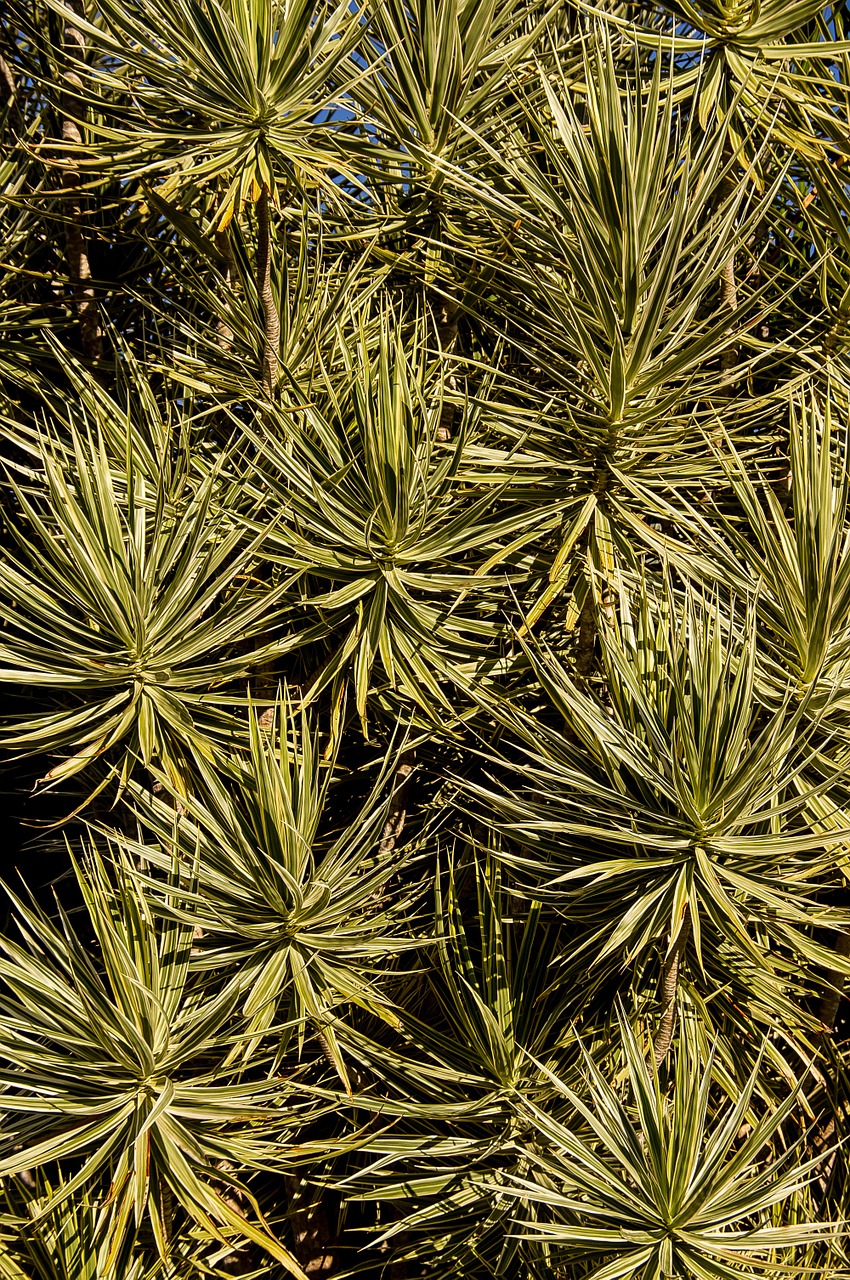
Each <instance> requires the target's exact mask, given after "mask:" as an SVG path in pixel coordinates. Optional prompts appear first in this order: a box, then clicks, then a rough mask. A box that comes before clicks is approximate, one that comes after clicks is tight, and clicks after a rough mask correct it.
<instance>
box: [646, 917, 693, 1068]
mask: <svg viewBox="0 0 850 1280" xmlns="http://www.w3.org/2000/svg"><path fill="white" fill-rule="evenodd" d="M690 932H691V917H690V912H689V910H688V907H687V904H686V905H685V910H684V913H683V915H682V923H681V924H680V925H679V932H678V933H677V934H676V940H675V942H674V943H673V946H672V947H671V948H670V951H669V952H668V955H667V959H666V961H665V962H664V972H663V974H662V977H661V1021H660V1022H659V1024H658V1033H657V1035H656V1037H655V1044H654V1046H653V1054H654V1057H655V1065H656V1067H660V1066H661V1064H662V1062H663V1061H664V1059H665V1058H666V1057H667V1054H668V1053H669V1052H670V1045H671V1044H672V1041H673V1025H674V1023H675V1020H676V992H677V990H678V987H679V965H680V962H681V959H682V955H683V953H684V950H685V946H686V944H687V941H688V937H689V936H690Z"/></svg>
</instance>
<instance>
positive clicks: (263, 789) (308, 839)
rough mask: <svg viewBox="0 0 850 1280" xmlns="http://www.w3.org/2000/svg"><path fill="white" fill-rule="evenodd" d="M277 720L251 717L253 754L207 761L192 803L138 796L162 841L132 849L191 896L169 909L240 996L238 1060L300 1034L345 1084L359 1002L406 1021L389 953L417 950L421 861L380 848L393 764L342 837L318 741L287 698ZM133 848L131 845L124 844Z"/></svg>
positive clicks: (206, 965) (169, 901)
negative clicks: (242, 1030) (408, 921)
mask: <svg viewBox="0 0 850 1280" xmlns="http://www.w3.org/2000/svg"><path fill="white" fill-rule="evenodd" d="M277 716H279V719H278V718H277V717H276V718H275V721H274V723H273V725H272V726H271V727H270V728H269V729H268V730H264V729H261V728H260V724H259V720H258V718H257V716H256V715H255V714H254V713H253V712H252V713H251V714H250V717H249V744H250V752H249V754H247V755H246V756H245V757H244V758H242V757H235V758H234V759H232V760H230V761H222V760H220V761H219V770H218V771H217V770H215V769H213V768H212V767H210V766H209V765H208V764H207V763H206V762H205V761H203V760H201V761H199V762H198V770H199V785H198V786H197V787H196V788H195V789H194V790H193V792H192V794H190V795H188V796H185V797H184V798H183V799H182V801H181V803H180V813H179V815H176V814H175V809H174V808H173V807H172V806H170V805H169V804H167V803H166V802H165V801H164V800H163V799H160V798H157V797H155V796H153V795H151V794H149V793H146V792H144V791H143V790H142V789H141V788H140V787H138V786H133V788H132V803H133V805H134V808H135V811H136V813H137V815H138V817H139V818H140V820H141V822H142V824H143V827H144V828H145V830H146V831H147V832H148V833H149V835H151V836H154V837H156V839H157V842H158V843H157V844H151V843H150V842H148V843H146V844H144V845H139V846H133V850H134V856H136V857H137V858H142V859H146V860H147V861H148V862H149V863H151V864H152V865H153V866H154V867H159V868H162V869H163V870H166V871H167V870H168V869H169V868H170V867H172V866H173V865H177V866H178V867H179V868H180V876H181V891H180V895H179V897H178V896H175V895H174V894H172V893H171V892H170V890H167V891H165V892H164V893H159V892H158V890H157V884H158V882H157V881H156V880H150V882H149V892H150V893H151V894H152V895H153V896H154V897H155V898H156V901H157V903H158V907H157V909H158V910H160V911H162V912H164V913H165V914H166V915H167V917H168V918H169V919H174V920H176V921H178V922H179V923H180V925H181V927H187V928H188V927H192V928H194V929H195V931H196V933H197V938H196V942H195V949H194V953H193V957H192V969H193V971H195V972H198V973H200V974H211V975H215V979H214V980H215V981H216V982H218V981H219V980H223V981H224V982H225V983H226V986H227V989H228V990H230V991H231V992H236V993H238V1000H239V1007H240V1009H241V1011H242V1014H243V1016H244V1018H245V1020H246V1027H247V1032H246V1035H247V1039H246V1040H244V1041H242V1042H240V1044H239V1045H238V1046H237V1048H236V1050H235V1051H234V1053H235V1056H240V1055H241V1056H245V1055H249V1054H250V1053H253V1052H254V1051H255V1050H256V1047H257V1045H258V1044H259V1043H260V1042H261V1041H262V1040H263V1039H264V1038H265V1039H266V1040H268V1039H269V1038H270V1037H271V1036H272V1035H274V1037H275V1039H276V1042H277V1044H278V1053H279V1054H282V1053H283V1052H284V1051H285V1049H286V1047H287V1045H288V1044H289V1043H290V1041H291V1039H292V1037H293V1036H296V1037H297V1040H298V1043H299V1044H302V1043H303V1041H304V1038H305V1035H306V1034H307V1032H308V1031H312V1032H313V1033H315V1032H316V1031H318V1033H319V1034H320V1036H321V1039H322V1043H323V1045H324V1048H325V1051H326V1052H327V1054H328V1055H329V1056H330V1058H331V1060H332V1061H333V1064H334V1066H335V1067H336V1070H337V1072H338V1073H339V1076H340V1078H341V1079H342V1081H343V1083H344V1084H345V1085H346V1087H347V1088H350V1080H349V1075H348V1071H347V1068H346V1065H345V1059H344V1055H343V1051H342V1047H341V1044H340V1040H341V1039H342V1038H343V1035H344V1010H345V1009H346V1007H348V1008H350V1007H351V1006H352V1005H354V1006H358V1007H360V1008H362V1009H365V1010H367V1011H368V1012H370V1013H372V1014H374V1015H376V1016H377V1017H378V1018H379V1019H383V1020H384V1021H386V1022H388V1023H389V1024H390V1025H391V1026H397V1025H398V1017H397V1014H396V1012H395V1010H394V1008H393V1005H392V1001H391V1000H390V999H389V998H388V996H387V994H386V992H385V991H384V990H383V989H382V984H381V981H380V977H381V967H382V965H383V964H385V962H386V960H387V958H388V957H391V956H393V955H395V954H398V953H399V952H401V951H404V950H405V949H407V948H409V947H411V946H414V945H416V942H415V939H414V938H413V936H412V935H411V933H410V932H409V930H408V928H407V927H406V925H405V914H406V909H407V907H408V906H409V904H410V901H411V898H412V896H413V894H414V892H415V889H414V887H413V881H412V880H411V879H408V880H407V881H406V883H405V884H404V887H403V888H401V889H399V887H398V886H399V885H401V884H402V883H403V882H402V881H401V880H397V881H396V886H395V887H394V886H393V885H392V884H391V883H390V882H391V881H393V880H395V878H396V877H399V876H401V875H402V874H403V873H404V872H405V869H407V871H408V874H409V869H410V853H409V851H407V852H405V851H404V850H402V849H401V848H396V847H388V846H385V845H383V844H382V833H383V831H384V827H385V825H386V819H387V814H388V806H389V804H390V803H391V796H390V795H389V794H385V795H384V796H383V797H382V796H381V790H382V789H383V788H384V786H385V783H386V780H387V775H388V773H389V771H390V770H391V768H392V760H393V757H392V755H390V757H389V758H388V759H387V760H386V761H385V763H384V767H383V768H382V770H381V772H380V775H379V778H378V780H377V782H376V784H375V786H374V788H373V790H372V792H371V794H370V795H369V796H368V798H367V800H366V801H365V803H364V804H363V805H362V807H361V808H360V809H359V811H357V812H355V813H354V815H353V816H352V817H351V818H350V820H348V821H347V822H346V823H344V824H343V825H341V826H339V827H338V828H336V829H334V827H333V826H332V825H331V823H332V815H333V813H334V811H335V808H336V805H337V803H338V795H339V790H338V788H337V790H336V791H335V790H334V789H333V788H332V781H333V772H334V771H333V764H332V763H328V762H327V761H324V760H323V759H322V758H321V754H320V748H319V740H318V734H317V732H316V730H315V729H314V728H313V727H312V726H311V725H310V724H309V722H308V720H307V719H306V716H304V715H302V717H301V720H300V723H299V719H298V717H297V716H296V715H295V714H294V713H293V712H292V710H291V708H290V707H289V705H288V703H284V704H282V705H281V706H279V708H278V712H277ZM123 843H124V844H125V847H127V846H126V841H125V842H123Z"/></svg>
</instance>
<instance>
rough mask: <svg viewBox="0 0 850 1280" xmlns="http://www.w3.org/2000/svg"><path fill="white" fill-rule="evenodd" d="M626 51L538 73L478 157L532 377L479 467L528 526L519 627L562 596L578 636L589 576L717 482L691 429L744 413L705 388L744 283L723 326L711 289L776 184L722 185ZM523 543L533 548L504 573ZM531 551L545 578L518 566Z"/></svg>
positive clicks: (636, 553) (500, 269)
mask: <svg viewBox="0 0 850 1280" xmlns="http://www.w3.org/2000/svg"><path fill="white" fill-rule="evenodd" d="M632 52H633V51H632ZM631 57H632V53H626V52H624V51H623V50H622V49H621V48H620V47H619V46H617V44H616V40H615V38H614V36H613V35H612V34H608V33H605V32H604V31H598V30H597V31H596V32H594V34H593V35H592V36H589V37H588V39H587V41H586V47H585V49H584V52H583V56H582V61H581V67H580V69H579V72H577V73H571V71H570V69H569V68H568V66H567V64H566V62H565V60H561V61H559V62H558V63H557V64H556V65H555V66H553V67H551V68H550V67H547V66H546V65H545V64H541V66H540V68H539V69H538V71H537V72H535V75H534V76H533V78H531V79H530V83H524V84H523V85H522V86H521V87H520V88H519V89H518V90H517V92H518V93H519V95H520V98H521V102H522V105H523V110H524V112H525V116H526V121H525V123H524V125H523V127H522V129H520V128H519V127H517V129H516V133H515V137H513V138H512V140H511V141H510V143H509V144H506V145H505V147H504V148H502V149H500V151H499V153H498V156H494V157H493V163H494V165H497V166H501V168H502V169H503V176H504V183H505V185H506V187H507V191H506V192H505V193H504V195H500V196H499V199H500V200H502V202H503V206H504V208H503V213H502V217H503V219H504V222H505V223H507V221H508V220H509V219H510V220H511V221H513V220H514V219H518V223H517V225H519V226H521V228H522V233H521V234H518V235H515V236H512V237H511V243H510V253H509V254H508V255H507V257H508V263H507V265H503V264H502V263H500V262H498V261H494V262H493V264H492V266H493V282H492V285H491V288H492V291H493V294H494V303H493V305H494V306H495V307H497V308H498V309H499V310H500V312H501V314H502V317H503V319H502V321H501V326H502V327H503V328H505V329H507V331H508V333H509V334H510V338H511V349H512V351H513V352H514V361H515V362H516V364H517V365H518V367H519V370H520V374H521V375H522V374H523V372H524V371H525V370H529V371H530V372H529V373H528V374H527V381H528V385H527V387H523V385H522V378H520V379H519V380H518V385H517V386H516V388H515V389H514V390H513V393H512V395H511V396H510V400H512V401H513V411H512V410H511V409H510V408H506V411H504V412H503V413H500V414H498V415H496V414H493V415H492V428H493V430H492V436H493V439H492V440H491V441H488V442H487V443H488V446H489V448H490V449H491V450H492V456H488V454H487V453H484V452H482V453H481V457H482V461H484V459H485V458H487V459H488V465H489V467H490V469H491V471H492V472H493V473H494V474H496V475H498V474H502V475H503V476H504V480H505V482H506V483H508V484H509V485H510V490H509V492H510V493H511V495H512V496H513V497H514V499H515V501H516V502H517V505H518V506H519V507H520V509H521V510H523V511H526V510H528V511H532V512H533V511H536V512H537V515H538V520H537V523H536V524H532V525H530V526H528V532H527V533H526V535H525V537H524V539H523V538H522V536H521V530H522V526H520V525H518V527H517V530H516V531H515V532H514V534H513V536H512V537H511V538H509V539H506V547H505V552H504V558H506V560H507V563H508V564H514V565H517V567H520V565H521V567H522V568H523V569H524V570H525V575H524V577H525V581H526V583H527V584H528V585H529V586H532V585H533V587H534V596H533V597H532V598H531V599H530V600H528V602H527V603H526V605H525V618H524V625H525V627H526V628H530V627H532V626H533V625H534V623H535V622H536V621H537V619H538V618H539V617H540V616H541V615H542V614H543V613H544V611H545V610H547V609H548V608H549V607H550V606H551V605H552V603H553V601H554V600H555V599H556V598H558V597H560V596H561V595H562V594H564V593H568V594H569V593H572V597H573V598H572V601H571V603H570V607H569V610H568V615H567V619H568V626H570V627H572V626H575V624H576V622H577V620H578V618H579V616H580V614H581V613H582V610H583V609H584V608H585V607H586V608H587V609H588V610H592V606H593V599H592V593H591V589H590V585H589V583H590V578H591V576H592V569H595V571H596V572H597V573H598V575H599V576H600V580H601V582H603V583H605V584H606V585H607V584H608V583H610V582H611V581H612V580H613V579H614V577H615V576H616V568H617V566H618V565H620V564H626V565H630V566H632V565H634V564H635V562H636V561H637V560H638V559H639V558H640V556H641V553H642V551H643V549H644V548H645V547H646V546H647V544H649V545H650V546H653V547H654V544H655V541H656V540H657V535H654V527H655V524H656V522H657V521H659V520H663V521H664V522H665V524H667V525H669V524H673V525H674V527H675V525H676V524H679V523H680V522H681V521H682V520H683V518H684V511H683V507H684V503H683V501H682V499H683V496H684V495H685V494H688V493H691V492H696V493H701V492H703V490H704V487H705V486H708V485H711V484H712V483H714V484H716V483H717V482H718V479H719V477H720V476H721V475H722V469H721V467H720V463H719V461H718V459H717V457H716V456H715V454H714V453H713V452H712V450H711V449H709V448H707V447H706V443H705V436H704V430H705V420H706V418H707V416H708V410H709V406H710V404H711V401H712V399H713V398H714V397H716V396H717V395H718V394H720V395H721V396H722V397H723V398H724V406H723V413H724V422H725V425H726V429H727V431H728V433H729V434H730V435H733V436H734V435H736V434H737V433H738V431H739V430H740V428H741V426H742V425H743V424H744V423H746V424H747V426H748V428H751V427H752V419H753V417H754V416H757V415H754V410H753V407H752V403H751V401H750V398H749V397H747V396H746V395H745V394H744V392H743V390H742V391H741V394H740V395H739V396H736V397H735V399H734V400H732V399H730V398H729V397H728V393H727V392H725V391H723V390H720V392H719V393H718V381H719V379H718V366H719V365H720V363H721V362H722V360H723V359H724V358H725V356H726V354H727V353H728V351H729V348H730V346H731V345H732V344H733V343H734V342H735V341H736V340H740V337H741V334H742V332H744V331H745V330H746V327H747V326H748V325H749V324H750V322H751V321H752V318H753V316H754V307H753V306H752V302H753V298H752V294H753V292H754V291H753V290H752V288H751V286H750V285H746V286H745V285H744V284H743V283H742V285H741V287H740V289H739V294H738V307H737V313H736V315H735V316H734V317H733V316H732V315H730V314H729V312H728V311H726V310H725V309H723V308H718V307H717V306H716V305H715V304H714V291H715V289H716V288H717V281H718V280H719V277H720V275H721V272H722V269H723V265H724V263H725V262H726V261H727V259H728V257H729V255H730V254H733V253H734V252H735V250H736V248H739V247H743V246H745V245H747V244H749V243H751V242H752V241H753V239H754V237H755V238H756V239H757V238H758V237H759V236H760V235H762V234H763V231H762V228H763V224H764V219H765V216H766V214H767V211H768V209H769V207H770V201H771V198H772V197H773V196H774V195H775V189H774V188H771V190H770V191H769V192H765V193H764V194H763V195H762V197H761V198H756V197H755V196H754V194H753V189H752V184H751V183H750V184H740V185H739V186H737V187H735V188H733V189H732V190H731V191H730V192H725V191H724V190H723V184H724V172H725V161H724V154H723V137H722V132H721V133H720V134H718V135H711V136H709V135H707V134H705V132H704V131H702V130H701V129H700V128H699V127H698V125H697V123H696V122H695V121H694V120H688V119H687V118H686V117H684V116H683V115H682V114H681V113H680V111H679V108H678V105H677V101H676V97H677V92H678V80H677V77H676V73H675V67H674V66H672V65H671V64H669V63H667V62H666V61H665V59H664V58H662V57H660V56H658V57H656V58H655V59H654V61H653V64H652V66H651V68H644V67H643V66H642V65H641V63H640V59H639V58H638V56H637V55H636V54H635V55H634V58H635V61H634V64H632V63H631ZM627 68H628V70H627ZM576 75H578V77H579V80H578V83H576ZM528 133H530V134H531V135H532V137H533V139H534V144H533V145H531V144H530V143H529V141H528V139H527V137H526V136H525V134H528ZM503 234H504V235H505V236H507V235H508V232H507V230H506V229H505V230H504V231H503ZM745 291H746V294H747V295H749V296H745ZM531 371H533V372H531ZM543 388H545V391H546V399H545V410H542V409H541V407H540V403H541V392H542V389H543ZM759 412H760V413H761V415H762V416H763V415H764V410H763V408H762V409H760V410H759ZM474 444H475V442H473V445H474ZM494 446H495V447H494ZM499 446H501V447H502V448H503V449H504V453H503V455H502V466H503V470H501V471H500V468H499V465H498V457H497V455H496V449H497V448H498V447H499ZM471 453H472V456H473V457H475V456H476V454H475V451H474V449H473V450H471ZM555 504H557V509H558V517H559V518H558V520H557V522H555V523H556V524H557V525H558V526H559V531H558V532H557V533H556V535H555V538H554V539H553V538H552V537H551V533H550V531H551V528H552V524H553V521H552V519H551V515H550V511H551V508H552V507H553V506H554V505H555ZM517 535H520V536H519V537H518V536H517ZM543 535H546V540H545V542H544V539H543ZM523 542H525V543H526V544H527V545H528V548H529V556H528V558H527V559H526V560H525V561H518V560H517V553H518V551H519V549H520V547H521V546H522V543H523ZM535 543H536V545H533V544H535ZM547 543H548V546H547ZM544 550H545V552H546V554H547V558H548V575H547V577H548V581H547V580H546V578H544V580H543V582H542V583H540V582H539V578H538V577H537V575H538V573H539V564H538V563H535V562H534V561H533V560H532V559H531V554H532V552H536V553H537V555H538V556H539V555H540V552H541V551H544Z"/></svg>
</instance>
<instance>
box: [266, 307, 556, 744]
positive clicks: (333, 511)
mask: <svg viewBox="0 0 850 1280" xmlns="http://www.w3.org/2000/svg"><path fill="white" fill-rule="evenodd" d="M398 324H400V322H398V321H397V318H396V317H394V316H393V314H392V312H389V311H388V312H387V313H386V315H385V317H384V325H383V330H382V332H381V334H380V340H379V345H378V351H377V353H376V354H373V353H372V352H371V351H370V350H369V349H368V345H367V343H366V342H365V339H364V340H361V341H360V342H358V343H357V345H356V346H355V345H354V344H352V345H351V346H349V348H348V349H347V351H346V350H345V349H344V348H342V350H343V354H344V357H345V365H346V367H345V373H344V376H343V375H341V376H340V378H339V379H338V380H334V385H333V386H332V387H328V388H327V397H326V399H325V400H324V401H323V399H322V397H321V396H319V395H317V397H316V400H315V401H314V402H311V401H310V400H309V393H307V397H306V403H305V391H304V390H302V389H300V388H297V387H293V388H292V393H291V396H292V400H293V402H294V404H293V408H292V409H291V411H290V412H288V413H287V414H286V417H285V419H282V421H281V427H282V430H281V431H280V432H279V433H277V434H272V433H270V432H267V433H264V434H262V435H261V434H259V432H258V431H257V430H256V429H254V428H250V427H248V428H246V430H247V431H248V433H249V434H250V436H251V438H252V444H253V453H252V458H251V462H252V470H251V472H250V473H249V474H247V475H246V492H248V493H249V494H250V495H251V498H252V501H253V500H256V501H257V502H258V503H263V502H265V503H266V504H267V506H268V511H269V513H270V514H271V513H276V514H277V515H278V519H277V520H276V521H275V523H274V526H273V527H272V528H269V529H268V531H267V533H266V536H265V537H264V539H263V544H262V549H263V555H264V556H268V557H269V558H270V559H272V560H274V561H276V562H278V563H280V564H282V565H283V566H284V567H285V568H286V569H287V570H289V571H292V572H298V573H300V574H301V575H302V576H303V583H304V585H303V588H302V600H303V608H304V615H305V617H306V619H308V620H309V622H310V624H311V628H310V634H312V632H313V630H314V628H315V627H316V626H319V625H323V626H324V627H325V628H326V632H327V634H328V636H329V637H330V639H329V646H330V654H329V656H328V659H327V661H326V662H325V663H324V665H323V667H322V668H321V670H320V671H319V673H318V674H317V675H316V676H315V678H314V679H313V681H312V683H311V685H310V687H309V688H308V689H307V690H306V691H305V696H306V697H307V698H308V699H312V698H315V697H316V695H317V694H318V693H319V692H320V691H321V690H322V689H324V688H326V687H327V686H328V685H332V684H333V683H334V682H338V683H339V684H341V683H342V682H343V679H344V678H347V679H349V680H350V682H351V684H352V686H353V689H354V695H355V703H356V708H357V711H358V713H359V715H360V717H361V720H362V721H364V723H365V720H366V710H367V701H368V700H369V697H370V695H372V696H373V697H374V696H377V695H378V694H381V693H386V691H387V690H396V691H398V693H400V694H403V695H405V696H406V697H407V698H408V699H410V700H412V701H413V702H414V703H415V704H417V705H418V706H419V707H421V708H423V709H424V710H425V711H426V713H428V714H429V715H430V717H431V720H432V722H433V721H435V720H437V719H441V720H442V721H444V722H445V720H446V718H447V717H448V716H451V715H452V714H453V711H454V707H453V703H452V699H451V696H450V692H449V691H447V690H446V688H445V687H444V686H445V682H446V681H450V680H451V679H452V676H453V674H454V672H455V670H456V668H457V667H458V666H462V665H463V664H466V665H467V666H470V664H471V666H472V667H475V666H476V665H478V664H480V663H482V662H483V661H485V660H486V657H487V656H488V651H487V647H488V646H493V645H494V644H495V642H496V641H497V639H498V636H499V634H500V632H499V627H498V625H497V622H496V621H495V620H494V616H493V615H494V611H495V609H496V607H497V605H498V601H499V598H500V596H501V593H502V589H501V586H500V589H499V592H498V594H497V596H496V599H495V600H494V599H493V598H492V597H493V594H494V584H493V582H492V580H491V579H489V578H488V577H487V575H486V574H479V575H477V576H476V570H477V569H478V568H479V567H480V566H481V564H482V561H481V559H480V552H481V549H482V548H484V547H486V546H487V545H488V544H489V543H490V542H491V541H492V540H493V539H495V538H499V537H500V536H504V535H506V534H507V533H509V532H514V533H515V532H516V530H517V528H518V527H519V526H518V524H517V521H518V520H519V525H521V524H522V522H523V520H525V521H526V522H528V521H529V520H530V519H531V517H529V516H528V515H526V516H525V517H518V516H517V515H516V513H513V514H510V515H500V514H499V513H498V511H497V509H496V507H495V499H494V497H493V495H492V493H489V492H486V491H485V492H484V493H483V494H482V492H481V490H480V489H478V488H476V487H475V486H474V485H472V484H471V483H470V482H468V481H466V480H465V479H464V476H463V444H464V438H465V434H466V432H465V430H461V431H459V432H458V435H457V437H456V439H455V441H454V442H453V443H452V444H451V445H450V446H444V445H443V446H441V445H439V444H437V443H435V435H436V429H437V426H438V424H439V420H440V411H441V405H442V395H443V388H442V386H441V383H440V379H439V376H438V375H437V374H436V373H435V372H434V371H433V369H431V368H429V367H428V364H427V361H426V358H425V350H424V342H423V336H422V332H421V328H419V329H417V331H416V333H415V334H414V337H413V340H412V341H411V344H410V346H409V347H407V348H406V347H405V342H404V339H403V337H402V334H401V333H400V332H399V331H398V327H397V325H398ZM394 329H395V330H396V331H395V332H393V330H394ZM534 518H535V519H536V518H537V517H536V515H535V516H534ZM250 527H252V528H256V529H257V531H258V532H260V531H262V529H263V527H264V526H263V524H262V523H260V522H257V521H255V522H252V523H251V526H250Z"/></svg>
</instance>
